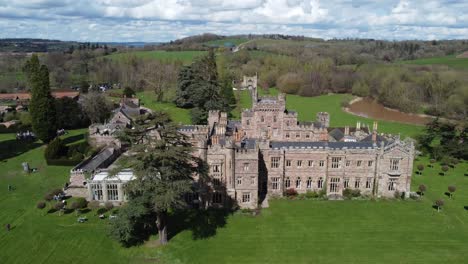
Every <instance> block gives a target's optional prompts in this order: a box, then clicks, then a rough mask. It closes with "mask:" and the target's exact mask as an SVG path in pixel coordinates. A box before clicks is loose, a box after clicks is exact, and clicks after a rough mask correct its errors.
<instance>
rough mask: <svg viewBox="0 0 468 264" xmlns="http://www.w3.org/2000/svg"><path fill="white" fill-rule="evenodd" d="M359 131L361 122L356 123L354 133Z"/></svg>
mask: <svg viewBox="0 0 468 264" xmlns="http://www.w3.org/2000/svg"><path fill="white" fill-rule="evenodd" d="M360 130H361V121H357V123H356V131H360Z"/></svg>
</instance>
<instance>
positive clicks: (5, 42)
mask: <svg viewBox="0 0 468 264" xmlns="http://www.w3.org/2000/svg"><path fill="white" fill-rule="evenodd" d="M78 44H79V43H78V42H76V41H60V40H52V39H33V38H17V39H16V38H9V39H0V52H16V53H19V52H50V51H65V50H67V49H69V48H70V47H71V46H74V45H78Z"/></svg>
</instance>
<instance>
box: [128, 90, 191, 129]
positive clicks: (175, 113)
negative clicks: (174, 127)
mask: <svg viewBox="0 0 468 264" xmlns="http://www.w3.org/2000/svg"><path fill="white" fill-rule="evenodd" d="M137 97H138V98H140V100H141V104H142V106H144V107H148V108H149V109H152V110H156V111H165V112H167V113H168V114H169V115H170V116H171V118H172V120H173V121H174V122H176V123H181V124H191V120H190V110H189V109H184V108H178V107H177V106H176V105H175V104H174V103H161V102H156V99H155V95H154V92H153V91H144V92H139V93H137Z"/></svg>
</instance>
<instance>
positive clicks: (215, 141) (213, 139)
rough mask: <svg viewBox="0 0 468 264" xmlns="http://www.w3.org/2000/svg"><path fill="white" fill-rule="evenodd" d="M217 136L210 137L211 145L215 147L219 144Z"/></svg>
mask: <svg viewBox="0 0 468 264" xmlns="http://www.w3.org/2000/svg"><path fill="white" fill-rule="evenodd" d="M218 139H219V138H218V136H217V135H214V136H212V137H211V145H217V144H218V143H219V140H218Z"/></svg>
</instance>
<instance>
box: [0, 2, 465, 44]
mask: <svg viewBox="0 0 468 264" xmlns="http://www.w3.org/2000/svg"><path fill="white" fill-rule="evenodd" d="M466 10H468V2H467V1H463V0H459V1H456V0H445V1H435V0H426V1H424V0H411V1H409V0H401V1H396V0H380V1H370V0H348V1H338V0H337V1H333V0H328V1H319V0H237V1H232V0H231V1H227V0H206V1H203V0H192V1H190V0H131V1H128V0H81V1H76V0H73V1H72V0H22V1H20V0H18V1H6V0H0V28H2V30H1V31H0V37H45V36H46V37H50V38H56V39H66V40H81V41H130V40H133V41H167V40H171V39H175V38H179V37H184V36H189V35H194V34H199V33H203V32H212V33H217V34H224V35H231V34H249V33H254V34H260V33H281V34H292V35H306V36H312V37H322V38H333V37H336V38H345V37H363V38H383V39H431V38H436V39H445V38H467V36H468V34H467V28H468V15H467V14H466Z"/></svg>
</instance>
